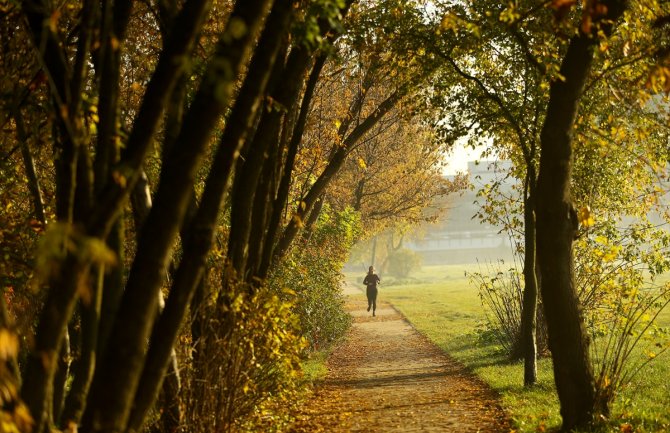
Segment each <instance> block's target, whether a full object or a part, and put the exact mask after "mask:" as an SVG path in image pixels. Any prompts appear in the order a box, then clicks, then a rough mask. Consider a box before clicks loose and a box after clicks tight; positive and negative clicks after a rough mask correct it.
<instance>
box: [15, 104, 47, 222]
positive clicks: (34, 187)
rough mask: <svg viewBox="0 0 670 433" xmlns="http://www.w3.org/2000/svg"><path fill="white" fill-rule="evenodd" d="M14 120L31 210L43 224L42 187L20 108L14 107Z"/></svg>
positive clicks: (44, 218) (44, 219) (44, 220)
mask: <svg viewBox="0 0 670 433" xmlns="http://www.w3.org/2000/svg"><path fill="white" fill-rule="evenodd" d="M14 121H15V122H16V139H17V140H18V142H19V144H20V145H21V156H22V157H23V165H24V166H25V169H26V178H27V179H28V190H29V191H30V196H31V198H32V200H33V211H34V212H35V219H37V220H38V221H39V222H41V223H42V224H43V225H46V223H47V217H46V214H45V212H44V199H43V198H42V189H41V188H40V181H39V178H38V177H37V170H36V169H35V160H34V159H33V156H32V154H31V153H30V148H29V147H28V133H27V132H26V127H25V124H24V123H23V116H22V115H21V109H20V108H18V107H17V108H15V109H14Z"/></svg>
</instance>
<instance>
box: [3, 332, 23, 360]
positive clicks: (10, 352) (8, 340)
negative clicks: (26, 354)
mask: <svg viewBox="0 0 670 433" xmlns="http://www.w3.org/2000/svg"><path fill="white" fill-rule="evenodd" d="M18 350H19V339H18V337H17V336H16V334H14V333H11V332H9V331H8V330H7V329H0V359H1V360H3V361H6V360H8V359H12V358H16V354H17V353H18Z"/></svg>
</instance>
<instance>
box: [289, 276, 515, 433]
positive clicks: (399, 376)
mask: <svg viewBox="0 0 670 433" xmlns="http://www.w3.org/2000/svg"><path fill="white" fill-rule="evenodd" d="M345 293H347V294H353V293H360V292H359V291H358V289H356V288H354V287H345ZM377 305H378V308H377V315H376V317H372V313H369V312H367V311H366V308H367V303H366V302H365V301H364V300H361V297H360V296H356V297H352V296H349V297H348V305H347V308H348V310H349V312H350V314H351V315H352V316H353V317H354V325H353V326H352V329H351V330H350V332H349V334H348V336H347V338H346V339H345V341H344V342H343V343H342V344H341V345H340V346H339V347H338V348H337V349H336V350H335V351H334V352H333V353H332V355H331V356H330V357H329V359H328V362H327V366H328V370H329V373H328V375H327V377H326V379H325V380H324V381H323V382H322V383H320V384H319V385H318V386H317V388H316V390H315V392H314V395H313V396H312V398H311V400H310V401H308V402H307V403H306V405H305V406H304V407H303V408H302V413H301V414H299V415H298V418H297V421H296V423H294V425H293V427H292V430H291V431H292V432H294V433H297V432H334V433H339V432H367V433H371V432H372V433H374V432H458V433H468V432H473V433H474V432H480V433H493V432H496V433H498V432H509V431H510V425H509V421H508V418H507V416H506V415H505V413H504V411H503V410H502V408H501V407H500V403H499V400H498V397H497V395H496V394H495V393H494V392H493V391H492V390H491V389H490V388H488V387H487V386H486V385H485V384H484V383H483V382H481V381H480V380H479V379H477V378H476V377H475V376H474V375H473V374H472V373H471V372H469V371H468V370H467V368H465V367H464V366H463V365H462V364H460V363H458V362H457V361H455V360H454V359H452V358H450V357H449V356H448V355H447V354H445V353H444V352H442V351H441V350H440V349H439V348H438V347H436V346H435V345H434V344H433V343H431V342H430V341H428V339H427V338H426V337H424V336H423V335H421V334H419V333H418V332H417V331H416V330H415V329H414V328H413V327H412V326H411V325H410V324H409V323H408V322H407V320H405V318H404V317H403V316H402V315H401V314H400V313H399V312H398V311H397V310H395V309H394V308H393V306H392V305H390V304H388V303H386V302H381V303H379V302H378V304H377Z"/></svg>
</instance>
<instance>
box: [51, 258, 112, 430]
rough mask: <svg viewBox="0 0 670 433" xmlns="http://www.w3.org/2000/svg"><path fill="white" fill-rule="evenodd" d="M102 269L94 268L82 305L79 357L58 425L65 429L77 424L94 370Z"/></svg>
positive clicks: (102, 276)
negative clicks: (93, 274) (94, 271)
mask: <svg viewBox="0 0 670 433" xmlns="http://www.w3.org/2000/svg"><path fill="white" fill-rule="evenodd" d="M104 274H105V269H104V266H100V267H99V268H98V269H96V277H97V278H96V281H95V282H94V286H93V290H92V291H91V299H90V300H89V301H88V302H81V303H80V308H81V340H82V341H81V349H80V350H81V354H80V357H79V361H78V362H77V365H76V369H75V371H74V378H73V382H72V385H71V387H70V392H69V393H68V395H67V399H66V400H65V404H64V406H63V414H62V416H61V417H60V419H61V422H60V425H61V426H62V427H63V428H64V429H67V428H68V426H70V425H71V424H75V425H78V424H79V421H80V420H81V415H82V413H83V412H84V407H85V405H86V396H87V395H88V390H89V387H90V385H91V380H92V379H93V371H94V370H95V360H96V350H97V346H98V326H99V324H100V307H101V301H102V288H103V281H104Z"/></svg>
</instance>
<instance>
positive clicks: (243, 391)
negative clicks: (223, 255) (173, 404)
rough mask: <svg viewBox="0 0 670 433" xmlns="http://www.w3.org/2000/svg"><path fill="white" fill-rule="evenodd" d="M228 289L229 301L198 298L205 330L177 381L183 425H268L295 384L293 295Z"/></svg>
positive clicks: (297, 355)
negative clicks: (183, 411) (180, 388)
mask: <svg viewBox="0 0 670 433" xmlns="http://www.w3.org/2000/svg"><path fill="white" fill-rule="evenodd" d="M232 290H233V291H232V293H230V302H229V303H228V304H229V305H230V307H227V308H225V307H224V308H221V305H216V303H214V302H211V303H210V304H208V305H205V306H203V308H204V310H205V311H203V312H202V313H203V314H201V316H200V317H201V318H202V320H204V322H205V323H206V328H205V329H206V332H205V335H204V336H203V338H201V339H200V340H199V341H197V342H195V347H196V348H197V351H196V352H195V356H194V359H192V363H193V365H192V366H191V368H187V369H185V371H186V377H185V381H184V384H183V387H184V388H183V392H184V399H185V403H186V404H185V407H186V409H187V413H186V414H185V415H186V417H185V419H186V422H187V424H188V426H189V427H188V431H189V432H193V433H196V432H203V433H204V432H212V431H217V432H253V431H259V430H262V431H270V428H269V427H270V426H275V427H276V426H278V425H280V424H281V422H279V421H281V417H282V416H286V413H287V410H288V409H289V408H290V407H291V405H292V404H293V402H295V401H296V396H297V394H298V392H299V387H300V384H301V379H300V376H301V375H300V360H301V356H302V352H303V351H304V349H305V347H306V342H305V340H304V339H303V338H302V337H301V336H300V333H299V325H298V320H297V317H296V316H295V315H294V314H293V312H292V309H293V305H292V303H290V302H288V301H286V300H281V299H280V297H279V296H277V295H276V294H275V293H273V292H272V291H271V290H270V289H268V288H267V287H262V288H260V289H257V290H256V291H255V292H254V293H253V294H250V293H251V291H250V290H248V288H245V287H244V286H243V285H233V287H232ZM284 298H290V296H284ZM196 371H197V373H196V374H194V372H196ZM277 407H281V409H277ZM268 418H271V420H269V419H268ZM261 426H263V427H262V428H261Z"/></svg>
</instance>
